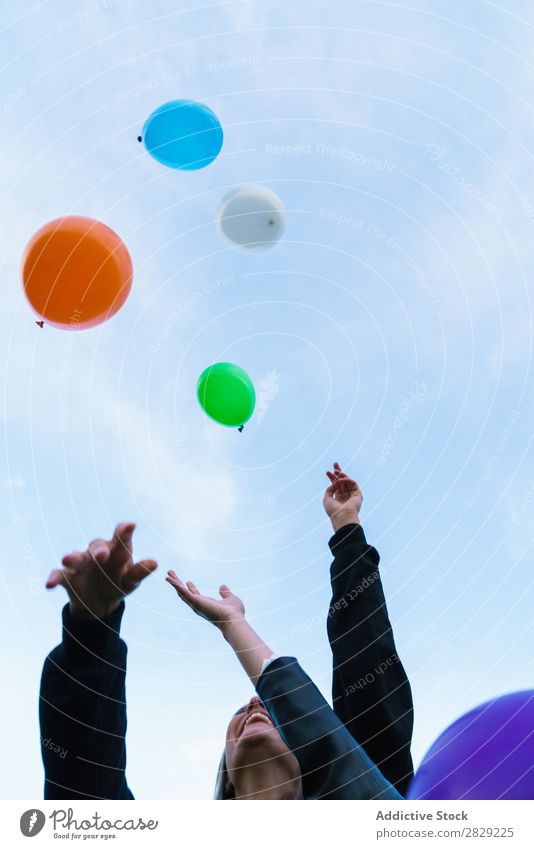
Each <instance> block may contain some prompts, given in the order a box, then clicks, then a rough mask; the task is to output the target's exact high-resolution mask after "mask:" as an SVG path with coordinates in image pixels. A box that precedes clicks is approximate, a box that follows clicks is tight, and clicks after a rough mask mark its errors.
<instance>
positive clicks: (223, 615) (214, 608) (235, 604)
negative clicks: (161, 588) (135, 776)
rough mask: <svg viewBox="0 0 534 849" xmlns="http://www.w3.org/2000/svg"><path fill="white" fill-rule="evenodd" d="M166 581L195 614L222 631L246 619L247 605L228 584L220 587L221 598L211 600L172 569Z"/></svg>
mask: <svg viewBox="0 0 534 849" xmlns="http://www.w3.org/2000/svg"><path fill="white" fill-rule="evenodd" d="M165 580H166V581H167V582H168V583H169V584H170V585H171V587H174V589H175V590H176V592H177V593H178V595H179V597H180V598H181V599H182V601H184V602H185V603H186V604H188V605H189V607H190V608H191V609H192V610H194V611H195V613H198V615H199V616H202V617H203V618H204V619H207V620H208V622H211V623H212V624H213V625H216V626H217V627H218V628H221V629H222V628H224V626H225V625H227V624H228V623H229V622H232V621H237V620H242V619H244V618H245V605H244V604H243V602H242V601H241V599H240V598H238V597H237V596H236V595H234V594H233V592H232V591H231V590H230V589H228V587H227V586H226V584H222V585H221V586H220V587H219V595H220V596H221V597H220V598H211V597H210V596H207V595H202V594H201V593H200V592H199V591H198V589H197V588H196V586H195V585H194V583H193V582H192V581H187V582H186V583H185V584H184V583H183V581H181V580H180V578H179V577H178V575H177V574H176V572H173V571H172V569H171V570H170V571H169V572H168V573H167V577H166V578H165Z"/></svg>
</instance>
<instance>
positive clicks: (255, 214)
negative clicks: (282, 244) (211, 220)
mask: <svg viewBox="0 0 534 849" xmlns="http://www.w3.org/2000/svg"><path fill="white" fill-rule="evenodd" d="M216 224H217V230H218V231H219V234H220V235H221V236H222V237H223V239H227V240H228V241H229V242H230V243H231V244H232V245H234V247H237V248H239V249H240V250H244V251H266V250H269V248H272V247H273V246H274V245H275V244H276V242H277V241H278V240H279V238H280V236H281V235H282V233H283V232H284V229H285V226H286V214H285V210H284V206H283V204H282V201H281V200H280V198H279V197H278V195H276V194H275V193H274V192H272V191H271V190H270V189H267V188H266V187H265V186H256V185H246V186H239V188H237V189H232V191H231V192H228V194H227V195H225V196H224V197H223V199H222V200H221V202H220V204H219V207H218V209H217V217H216Z"/></svg>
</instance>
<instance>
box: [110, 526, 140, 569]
mask: <svg viewBox="0 0 534 849" xmlns="http://www.w3.org/2000/svg"><path fill="white" fill-rule="evenodd" d="M134 531H135V522H120V523H119V524H118V525H117V527H116V528H115V530H114V531H113V536H112V538H111V543H110V544H109V545H110V550H111V554H112V555H113V561H114V563H116V564H117V565H120V566H125V565H126V564H127V563H129V562H130V561H131V559H132V551H133V543H132V537H133V532H134Z"/></svg>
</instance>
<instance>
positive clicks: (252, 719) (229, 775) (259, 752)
mask: <svg viewBox="0 0 534 849" xmlns="http://www.w3.org/2000/svg"><path fill="white" fill-rule="evenodd" d="M215 798H216V799H302V781H301V774H300V767H299V765H298V761H297V759H296V757H295V755H294V754H293V753H292V752H291V751H290V750H289V749H288V747H287V746H286V744H285V743H284V741H283V740H282V738H281V736H280V734H279V732H278V730H277V728H276V727H275V726H274V724H273V722H272V720H271V718H270V716H269V714H268V713H267V711H266V710H265V708H264V707H263V704H262V703H261V701H260V699H259V698H258V697H257V696H254V697H253V698H252V699H251V700H250V701H249V702H248V704H246V705H245V706H244V707H242V708H240V709H239V710H238V711H236V713H235V714H234V715H233V717H232V719H231V720H230V723H229V725H228V728H227V731H226V746H225V749H224V754H223V756H222V758H221V762H220V764H219V774H218V776H217V785H216V788H215Z"/></svg>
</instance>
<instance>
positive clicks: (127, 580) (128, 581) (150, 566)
mask: <svg viewBox="0 0 534 849" xmlns="http://www.w3.org/2000/svg"><path fill="white" fill-rule="evenodd" d="M157 568H158V564H157V563H156V561H155V560H140V561H139V562H138V563H133V564H132V565H131V566H130V568H129V569H128V570H127V572H126V575H125V577H124V578H123V588H124V591H125V592H126V593H131V592H133V591H134V590H135V589H137V587H138V586H139V584H140V583H141V581H144V579H145V578H146V577H147V576H148V575H151V574H152V572H155V571H156V569H157Z"/></svg>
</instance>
